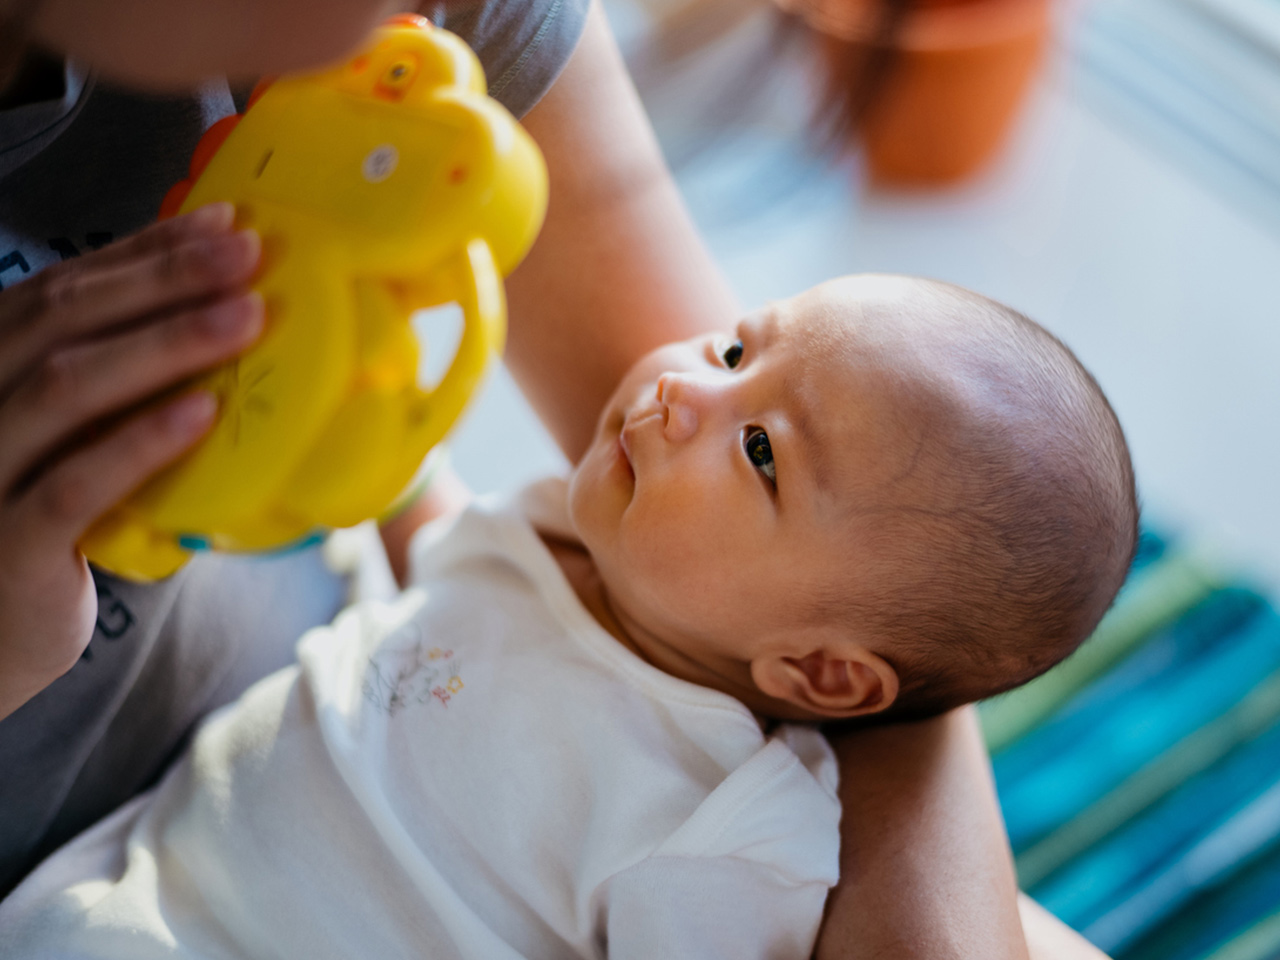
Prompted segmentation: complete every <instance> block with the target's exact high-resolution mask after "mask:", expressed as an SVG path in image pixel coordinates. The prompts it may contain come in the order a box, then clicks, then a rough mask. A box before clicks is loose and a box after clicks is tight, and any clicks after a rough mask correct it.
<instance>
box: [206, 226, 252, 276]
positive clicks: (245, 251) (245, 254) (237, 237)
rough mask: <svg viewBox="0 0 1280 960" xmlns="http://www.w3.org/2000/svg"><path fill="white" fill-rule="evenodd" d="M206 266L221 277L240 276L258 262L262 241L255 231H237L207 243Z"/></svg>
mask: <svg viewBox="0 0 1280 960" xmlns="http://www.w3.org/2000/svg"><path fill="white" fill-rule="evenodd" d="M207 249H208V264H209V266H210V267H211V268H212V269H213V270H214V272H215V273H218V274H220V275H223V276H240V275H242V274H244V273H246V272H248V271H249V270H250V269H251V268H252V267H253V265H254V264H255V263H257V262H258V254H259V253H260V252H261V251H262V241H261V240H259V239H258V234H257V231H254V230H237V231H236V232H235V233H231V234H228V235H226V236H223V237H215V238H214V239H212V240H209V241H208V246H207Z"/></svg>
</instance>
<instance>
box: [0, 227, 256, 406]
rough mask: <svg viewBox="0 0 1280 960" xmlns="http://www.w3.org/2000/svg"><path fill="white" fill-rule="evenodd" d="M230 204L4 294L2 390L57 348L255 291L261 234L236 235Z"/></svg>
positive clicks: (0, 305)
mask: <svg viewBox="0 0 1280 960" xmlns="http://www.w3.org/2000/svg"><path fill="white" fill-rule="evenodd" d="M224 206H225V205H220V206H217V207H213V208H208V209H210V210H212V212H211V213H207V214H205V215H204V216H203V217H198V216H197V214H201V213H204V211H203V210H200V211H195V212H193V213H192V214H190V215H188V217H189V219H188V217H183V218H177V219H175V220H173V221H166V222H164V223H161V224H158V225H156V226H155V227H152V228H149V229H148V230H144V231H143V232H142V233H140V234H138V235H137V236H135V237H132V238H130V239H128V240H125V241H122V242H121V243H119V244H114V245H112V246H108V247H105V248H103V249H102V250H101V251H97V252H95V253H92V254H86V255H85V256H83V257H79V258H77V259H74V260H68V261H66V262H65V263H61V264H57V265H55V266H53V267H50V268H49V269H47V270H44V271H42V272H41V273H39V274H37V275H36V276H35V277H33V278H31V279H30V280H27V281H25V282H23V283H20V284H18V285H16V286H14V287H12V288H10V289H9V290H5V291H3V292H0V389H3V387H4V386H5V385H7V384H9V383H10V382H11V380H12V378H13V377H14V376H15V375H16V374H17V373H18V372H20V371H21V370H22V369H23V368H24V367H25V366H27V365H28V364H29V363H30V362H31V360H32V358H33V357H35V356H36V355H38V354H39V353H41V352H42V351H43V350H46V349H48V348H49V347H50V346H51V345H53V344H56V343H60V342H64V341H66V340H68V339H73V338H76V337H84V336H89V335H93V334H96V333H99V332H101V331H104V330H107V329H110V328H111V327H113V326H116V325H119V324H123V323H127V322H129V321H134V320H138V319H142V318H145V317H149V316H153V315H155V314H157V313H163V312H164V311H165V310H167V309H174V308H177V307H178V306H181V305H185V304H189V303H191V302H192V301H196V300H199V299H202V298H206V297H209V296H213V295H216V294H218V293H221V292H225V291H227V290H230V289H232V288H235V287H239V286H243V285H244V284H247V283H248V281H249V279H250V278H251V277H252V275H253V271H254V269H255V268H256V266H257V262H258V256H259V253H260V250H261V244H260V243H259V240H258V237H257V234H255V233H253V232H252V231H231V230H230V229H229V227H230V223H229V220H228V219H227V215H226V213H225V211H224Z"/></svg>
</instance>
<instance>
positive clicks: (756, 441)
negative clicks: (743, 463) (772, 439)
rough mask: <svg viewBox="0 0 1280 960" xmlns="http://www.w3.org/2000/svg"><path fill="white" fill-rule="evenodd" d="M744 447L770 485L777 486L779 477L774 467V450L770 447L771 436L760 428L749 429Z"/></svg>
mask: <svg viewBox="0 0 1280 960" xmlns="http://www.w3.org/2000/svg"><path fill="white" fill-rule="evenodd" d="M743 445H744V446H745V447H746V448H747V457H748V458H749V459H750V460H751V462H752V464H754V465H755V468H756V469H757V470H759V471H760V472H761V473H763V474H764V475H765V476H766V477H768V478H769V482H770V483H772V484H777V482H778V475H777V471H776V470H774V467H773V448H772V447H771V446H769V435H768V434H767V433H765V432H764V431H763V430H761V429H760V428H759V427H748V428H747V438H746V440H745V441H743Z"/></svg>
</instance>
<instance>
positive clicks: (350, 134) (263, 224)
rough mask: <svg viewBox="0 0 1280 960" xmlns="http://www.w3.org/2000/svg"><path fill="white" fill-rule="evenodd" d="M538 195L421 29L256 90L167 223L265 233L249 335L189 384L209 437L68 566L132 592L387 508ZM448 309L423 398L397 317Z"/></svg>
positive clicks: (475, 343) (454, 404) (482, 349)
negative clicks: (451, 325)
mask: <svg viewBox="0 0 1280 960" xmlns="http://www.w3.org/2000/svg"><path fill="white" fill-rule="evenodd" d="M546 196H547V182H546V169H545V166H544V165H543V162H542V157H541V155H540V154H539V153H538V150H537V147H536V146H535V145H534V143H533V140H532V139H531V138H530V137H529V136H528V135H527V134H526V133H525V132H524V131H523V130H522V129H520V127H519V125H518V124H517V123H516V122H515V120H514V119H513V118H512V117H511V115H510V114H508V113H507V112H506V111H505V110H504V109H503V108H502V107H501V106H499V105H498V104H497V103H496V102H494V101H493V100H490V99H489V98H488V97H487V96H486V95H485V87H484V78H483V74H482V72H481V68H480V64H479V62H478V61H477V60H476V58H475V55H474V54H473V53H472V52H471V50H470V49H469V48H468V47H467V46H466V45H465V44H464V43H463V42H462V41H461V40H459V39H458V38H457V37H455V36H453V35H452V34H449V33H447V32H445V31H443V30H439V29H436V28H435V27H433V26H431V24H430V23H429V22H428V21H426V20H424V19H422V18H420V17H413V16H403V17H397V18H395V19H393V20H392V21H390V22H389V23H388V24H387V25H385V26H384V27H382V28H380V29H379V30H378V31H377V32H376V34H375V35H374V37H373V38H372V39H371V41H370V43H369V44H368V46H367V47H366V48H365V49H364V50H363V51H361V52H360V53H359V54H357V55H356V56H355V57H353V58H351V59H350V60H348V61H347V62H346V63H344V64H342V65H341V66H337V67H334V68H332V69H329V70H326V71H323V72H320V73H314V74H309V75H301V76H290V77H285V78H282V79H279V80H276V81H275V82H274V83H271V84H270V85H269V86H268V87H266V89H265V90H264V91H261V92H255V97H254V99H252V100H251V101H250V108H249V109H248V110H247V111H246V112H245V114H244V115H243V116H242V117H229V118H227V119H226V120H223V121H220V123H219V124H218V125H215V126H214V127H213V128H211V129H210V130H209V132H208V133H207V134H206V136H205V139H204V140H202V141H201V143H200V145H199V147H198V148H197V150H196V153H195V155H194V157H193V158H192V162H191V178H190V180H189V181H183V183H180V184H178V185H177V186H176V187H175V188H174V190H173V191H171V193H170V196H169V197H168V198H166V203H165V208H164V210H162V215H164V214H165V213H169V214H172V213H174V212H185V211H187V210H190V209H192V208H194V207H197V206H200V205H203V204H206V203H210V202H213V201H219V200H228V201H231V202H232V203H234V204H235V206H236V210H237V218H238V220H239V221H240V222H241V223H243V224H244V225H247V226H252V227H254V228H255V229H257V230H258V232H259V233H260V235H261V237H262V240H263V263H264V265H263V267H262V269H261V272H260V276H259V277H258V279H257V280H256V281H255V284H254V287H255V289H257V290H258V291H260V292H261V293H262V296H263V298H264V301H265V304H266V313H267V327H266V331H265V332H264V334H263V336H262V338H261V340H260V341H259V342H258V343H257V344H256V345H255V346H254V347H253V348H252V349H251V350H250V351H249V352H247V353H246V354H245V355H244V356H242V357H241V358H240V359H239V360H237V361H236V362H233V363H231V364H229V365H227V366H225V367H223V368H220V369H218V370H216V371H214V372H213V373H211V374H209V375H207V376H206V377H204V378H202V379H201V381H200V382H199V384H198V385H199V386H204V387H208V388H210V389H212V390H213V391H214V392H215V394H216V395H217V396H218V397H219V400H220V407H219V415H218V421H217V423H216V424H215V425H214V427H213V428H212V431H211V432H210V434H209V436H207V437H206V438H205V439H204V440H203V441H202V442H201V444H200V445H199V446H198V447H197V448H195V449H194V450H193V451H192V452H191V453H190V454H188V455H187V456H186V457H185V458H184V459H183V460H182V461H180V462H179V463H178V464H177V465H176V466H174V467H172V468H170V469H169V470H167V471H166V472H165V473H163V474H161V475H160V476H159V477H157V478H155V479H154V480H152V481H151V482H149V483H148V484H147V485H146V486H144V487H143V488H142V489H141V490H139V491H138V492H137V493H135V494H134V495H133V496H131V497H130V498H129V499H128V500H127V501H126V502H125V503H123V504H121V505H120V506H119V507H118V508H116V509H115V510H113V511H112V512H111V513H110V514H108V515H107V516H106V517H104V518H103V519H102V520H101V521H99V522H98V523H97V524H96V525H95V526H94V527H93V528H92V529H91V530H89V531H88V533H87V534H86V535H85V537H84V539H83V540H82V542H81V544H80V546H81V549H82V550H83V551H84V553H85V555H86V556H88V558H89V559H90V560H92V561H93V562H94V563H96V564H98V565H100V566H102V567H105V568H106V569H108V570H112V571H114V572H116V573H119V574H121V575H124V576H127V577H130V578H133V579H143V580H149V579H155V578H158V577H163V576H167V575H168V574H170V573H173V572H174V571H175V570H177V569H178V568H179V567H181V566H182V564H184V563H185V562H186V561H187V559H188V558H189V557H190V555H191V551H192V550H193V549H203V548H216V549H227V550H262V549H271V548H278V547H281V546H283V545H287V544H290V543H292V542H296V541H298V540H300V539H305V538H307V537H309V536H311V535H313V534H314V533H315V532H316V531H317V530H323V529H326V528H331V527H342V526H350V525H352V524H355V523H358V522H360V521H361V520H364V519H366V518H368V517H373V516H379V515H382V514H383V513H384V512H385V511H386V510H387V509H388V508H389V507H390V506H391V505H392V504H393V503H394V502H395V500H396V498H397V496H399V495H400V494H402V493H403V492H404V491H405V489H406V487H407V486H408V485H409V484H410V482H411V480H412V479H413V477H414V474H415V472H416V471H417V469H418V467H419V465H420V464H421V462H422V460H423V458H424V457H425V455H426V453H427V451H428V450H429V449H430V448H431V447H432V445H434V444H435V443H436V442H437V441H438V440H440V438H441V437H442V436H443V435H444V434H445V431H446V430H448V428H449V427H450V426H451V425H452V423H453V422H454V420H455V419H456V418H457V417H458V415H459V414H460V413H461V411H462V408H463V406H464V405H465V404H466V401H467V399H468V398H469V396H470V395H471V393H472V391H473V390H474V388H475V387H476V385H477V384H478V381H479V379H480V377H481V374H482V373H483V371H484V369H485V367H486V365H487V364H488V362H489V359H490V358H491V357H493V356H495V355H496V353H497V352H498V351H500V349H501V346H502V343H503V340H504V336H505V332H506V309H505V299H504V296H503V289H502V277H503V276H504V275H506V274H507V273H509V272H510V271H511V270H512V269H514V268H515V266H516V264H517V263H518V262H519V261H520V259H521V258H522V257H523V256H524V254H525V252H526V251H527V250H528V249H529V247H530V245H531V244H532V243H533V239H534V237H535V236H536V234H537V231H538V228H539V227H540V225H541V222H542V216H543V212H544V210H545V207H546ZM450 302H457V303H458V304H460V305H461V307H462V311H463V314H464V320H465V323H464V328H463V332H462V337H461V342H460V344H459V346H458V350H457V353H456V355H455V357H454V359H453V361H452V363H451V365H450V366H449V368H448V370H447V371H446V373H445V374H444V376H443V378H442V379H441V381H440V382H439V383H438V384H437V385H436V386H435V388H434V389H431V390H426V389H423V388H421V387H420V386H419V384H418V380H417V377H418V345H417V340H416V338H415V336H414V334H413V331H412V328H411V327H410V324H409V317H410V315H411V314H412V313H413V312H414V311H416V310H419V309H422V308H425V307H431V306H435V305H439V304H446V303H450Z"/></svg>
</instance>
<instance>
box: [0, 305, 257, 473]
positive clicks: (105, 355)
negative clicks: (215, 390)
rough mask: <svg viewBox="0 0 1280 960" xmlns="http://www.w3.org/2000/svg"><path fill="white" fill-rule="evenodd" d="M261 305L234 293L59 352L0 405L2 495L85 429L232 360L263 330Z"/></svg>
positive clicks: (26, 378) (48, 358)
mask: <svg viewBox="0 0 1280 960" xmlns="http://www.w3.org/2000/svg"><path fill="white" fill-rule="evenodd" d="M262 322H263V311H262V300H261V298H260V297H259V296H258V295H257V294H238V295H235V296H232V297H228V298H224V299H222V300H220V301H217V302H215V303H213V304H211V305H209V306H207V307H201V308H198V309H190V310H186V311H182V312H180V313H179V314H178V315H177V316H175V317H174V318H172V319H167V320H164V321H158V322H154V323H149V324H145V325H143V326H141V327H131V328H129V329H127V330H125V331H122V332H120V333H118V334H116V335H114V336H110V337H106V338H101V339H97V340H89V341H82V342H79V343H75V344H72V345H70V346H66V347H61V348H58V349H56V350H55V351H54V352H53V353H51V354H50V355H49V356H48V357H47V358H46V359H45V360H44V361H43V362H42V363H41V364H40V365H39V366H38V367H36V368H35V369H34V370H32V371H31V372H30V373H28V374H27V375H26V376H25V378H23V379H22V380H21V381H20V382H19V384H18V385H17V386H16V388H15V389H14V391H13V393H12V394H11V395H10V397H9V398H8V400H7V402H6V403H5V404H4V405H3V406H0V438H2V439H3V444H2V445H0V491H9V490H11V489H12V488H13V485H14V484H16V483H18V482H21V481H23V480H25V478H26V476H27V474H28V473H29V472H30V470H31V469H32V467H33V465H34V464H37V463H39V462H40V461H41V460H42V459H43V458H45V457H47V456H48V455H49V454H50V453H51V452H52V451H54V450H55V449H56V448H57V447H58V446H60V445H61V444H63V443H66V442H67V441H68V440H69V439H70V438H71V437H73V436H74V435H75V434H76V433H77V432H78V431H79V430H81V429H82V428H83V427H84V426H85V425H86V424H90V423H93V422H95V421H97V420H99V419H101V418H103V417H106V416H107V415H109V414H111V413H113V412H115V411H117V410H122V409H127V408H128V407H130V406H131V405H133V404H135V403H137V402H139V401H141V400H144V399H146V398H147V397H149V396H152V395H154V394H156V393H158V392H159V391H161V390H163V389H164V388H166V387H169V386H172V385H173V384H175V383H179V382H181V381H182V380H184V379H186V378H187V377H189V376H192V375H193V374H195V373H198V372H199V371H201V370H204V369H207V368H209V367H211V366H213V365H215V364H217V363H218V362H220V361H223V360H226V359H229V358H230V357H232V356H234V355H235V354H236V353H238V352H240V351H241V350H243V349H244V348H245V347H247V346H248V345H249V344H250V343H251V342H252V341H253V340H254V339H256V337H257V336H258V334H259V333H260V332H261V330H262Z"/></svg>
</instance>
